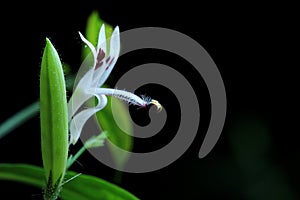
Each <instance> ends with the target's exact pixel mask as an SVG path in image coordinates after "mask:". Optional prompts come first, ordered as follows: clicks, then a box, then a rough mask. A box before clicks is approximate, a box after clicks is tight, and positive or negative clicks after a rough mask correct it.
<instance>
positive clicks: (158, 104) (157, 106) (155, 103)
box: [150, 99, 163, 112]
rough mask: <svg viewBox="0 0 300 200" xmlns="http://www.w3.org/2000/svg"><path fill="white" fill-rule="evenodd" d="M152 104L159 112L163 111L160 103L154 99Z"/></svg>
mask: <svg viewBox="0 0 300 200" xmlns="http://www.w3.org/2000/svg"><path fill="white" fill-rule="evenodd" d="M150 103H151V104H153V105H155V106H156V108H157V111H158V112H161V111H162V109H163V107H162V105H161V104H160V103H159V102H158V101H156V100H154V99H152V100H151V102H150Z"/></svg>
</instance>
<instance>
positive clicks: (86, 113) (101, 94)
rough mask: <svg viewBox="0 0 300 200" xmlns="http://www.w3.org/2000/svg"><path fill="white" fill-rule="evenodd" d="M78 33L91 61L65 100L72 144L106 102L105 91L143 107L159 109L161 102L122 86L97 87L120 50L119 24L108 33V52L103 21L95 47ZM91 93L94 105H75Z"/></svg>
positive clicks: (114, 62)
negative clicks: (150, 106)
mask: <svg viewBox="0 0 300 200" xmlns="http://www.w3.org/2000/svg"><path fill="white" fill-rule="evenodd" d="M79 34H80V38H81V39H82V41H83V42H84V43H85V44H86V45H87V46H88V47H89V48H90V50H91V52H92V56H93V65H92V67H91V69H89V70H88V71H87V72H86V73H85V74H84V76H83V77H82V78H81V79H80V80H79V82H78V84H77V86H76V88H75V90H74V92H73V95H72V96H71V98H70V100H69V102H68V116H69V122H70V143H72V144H75V143H76V142H77V141H78V139H79V137H80V134H81V131H82V128H83V126H84V124H85V123H86V122H87V120H88V119H89V118H90V117H91V116H92V115H94V114H95V113H96V112H98V111H100V110H101V109H103V108H104V107H105V106H106V104H107V98H106V95H110V96H113V97H116V98H118V99H121V100H123V101H125V102H127V103H129V104H132V105H136V106H140V107H146V106H148V105H150V104H153V105H155V106H156V107H157V109H158V110H161V109H162V106H161V105H160V104H159V102H158V101H156V100H153V99H151V98H149V97H147V98H144V97H142V98H141V97H139V96H137V95H135V94H133V93H131V92H127V91H124V90H117V89H112V88H100V87H101V86H102V85H103V84H104V82H105V81H106V79H107V78H108V76H109V74H110V73H111V71H112V69H113V68H114V66H115V64H116V62H117V59H118V56H119V53H120V32H119V27H116V28H115V30H114V31H113V33H112V35H111V38H110V46H109V54H108V52H106V35H105V27H104V25H102V27H101V29H100V32H99V36H98V44H97V47H96V48H95V47H94V45H93V44H92V43H91V42H89V41H88V40H87V39H86V38H85V37H84V36H83V35H82V34H81V33H79ZM92 97H96V98H97V99H98V103H97V105H96V106H95V107H89V108H86V109H83V110H81V111H78V110H79V108H80V107H81V106H82V105H83V104H84V103H85V102H86V101H87V100H89V99H90V98H92Z"/></svg>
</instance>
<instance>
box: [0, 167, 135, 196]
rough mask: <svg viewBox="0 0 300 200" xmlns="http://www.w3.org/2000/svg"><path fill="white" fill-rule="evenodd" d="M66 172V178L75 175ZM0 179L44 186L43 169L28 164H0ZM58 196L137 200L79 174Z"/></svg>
mask: <svg viewBox="0 0 300 200" xmlns="http://www.w3.org/2000/svg"><path fill="white" fill-rule="evenodd" d="M76 174H77V173H76V172H68V174H67V175H66V178H69V177H72V176H75V175H76ZM0 180H9V181H17V182H21V183H24V184H28V185H32V186H35V187H39V188H42V187H45V181H44V170H43V168H41V167H38V166H34V165H28V164H0ZM60 197H61V198H62V199H65V200H77V199H78V200H82V199H87V200H99V199H106V200H138V198H137V197H136V196H134V195H133V194H131V193H129V192H128V191H126V190H125V189H122V188H120V187H119V186H117V185H114V184H112V183H109V182H107V181H105V180H103V179H100V178H97V177H94V176H90V175H84V174H81V175H80V176H78V177H76V178H75V179H73V180H71V181H70V182H68V183H66V184H65V185H64V186H63V189H62V191H61V193H60Z"/></svg>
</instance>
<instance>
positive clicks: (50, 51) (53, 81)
mask: <svg viewBox="0 0 300 200" xmlns="http://www.w3.org/2000/svg"><path fill="white" fill-rule="evenodd" d="M40 118H41V140H42V141H41V143H42V157H43V165H44V168H45V175H46V180H47V182H48V183H51V185H52V186H54V185H58V186H59V185H60V183H61V181H62V177H63V176H64V174H65V170H66V163H67V156H68V110H67V98H66V86H65V79H64V74H63V69H62V64H61V61H60V59H59V56H58V54H57V52H56V50H55V48H54V46H53V45H52V44H51V42H50V40H49V39H46V47H45V49H44V54H43V58H42V65H41V76H40ZM50 175H51V177H50ZM49 178H51V180H49ZM57 183H58V184H57ZM47 187H50V186H47ZM52 189H53V188H52ZM46 191H47V189H46Z"/></svg>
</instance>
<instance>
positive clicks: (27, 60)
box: [0, 1, 300, 199]
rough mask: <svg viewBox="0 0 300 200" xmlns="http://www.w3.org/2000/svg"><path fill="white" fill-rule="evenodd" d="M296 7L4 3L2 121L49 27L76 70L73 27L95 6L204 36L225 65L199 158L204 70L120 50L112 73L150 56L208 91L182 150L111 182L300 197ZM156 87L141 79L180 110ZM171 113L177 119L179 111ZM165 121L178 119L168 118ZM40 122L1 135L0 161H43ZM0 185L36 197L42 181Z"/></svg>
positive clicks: (21, 103) (29, 77)
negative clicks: (217, 125) (222, 96)
mask: <svg viewBox="0 0 300 200" xmlns="http://www.w3.org/2000/svg"><path fill="white" fill-rule="evenodd" d="M292 8H293V6H292V5H280V4H278V5H274V4H268V5H262V4H254V3H253V4H243V5H239V4H232V5H231V4H226V5H225V4H213V5H207V4H201V3H200V4H197V5H196V4H195V3H190V2H188V1H185V2H178V3H175V2H170V3H168V4H167V3H166V4H162V3H161V2H154V1H145V2H138V3H132V2H126V3H122V4H121V3H120V2H117V1H110V2H109V3H108V2H104V1H81V2H69V3H66V2H65V3H62V2H55V1H49V2H47V1H45V2H39V3H35V4H32V5H29V4H24V3H23V4H21V3H18V2H15V3H11V4H7V5H5V6H4V5H2V6H1V50H2V51H1V75H2V76H1V79H0V84H1V106H2V108H1V116H0V121H1V122H2V121H4V120H5V119H6V118H8V117H9V116H11V115H13V114H14V113H15V112H17V111H19V110H20V109H22V108H24V107H25V106H27V105H28V104H30V103H32V102H34V101H36V100H37V99H38V96H39V67H40V62H41V56H42V52H43V48H44V45H45V38H46V37H49V38H50V39H51V41H52V43H53V44H54V46H55V47H56V49H57V50H58V52H59V54H60V57H61V59H62V61H63V62H66V63H68V64H70V65H71V66H72V70H73V71H74V72H76V70H77V68H78V66H80V61H81V47H82V42H81V41H80V38H79V36H78V31H81V32H84V30H85V25H86V19H87V17H88V16H89V14H90V13H91V12H92V11H94V10H98V11H99V13H100V16H101V17H102V18H103V19H104V20H105V21H106V22H107V23H109V24H111V25H113V26H116V25H118V26H119V27H120V30H121V31H122V30H128V29H132V28H137V27H146V26H154V27H165V28H170V29H174V30H177V31H180V32H182V33H184V34H186V35H188V36H190V37H191V38H193V39H195V40H196V41H197V42H198V43H199V44H201V45H202V46H203V47H204V48H205V49H206V51H207V52H208V53H209V54H210V56H211V57H212V59H213V60H214V62H215V63H216V65H217V66H218V68H219V70H220V72H221V75H222V77H223V79H224V83H225V87H226V92H227V96H228V99H227V100H228V112H227V118H226V124H225V127H224V131H223V133H222V135H221V137H220V139H219V141H218V143H217V145H216V146H215V148H214V149H213V151H212V152H211V153H210V154H209V155H208V156H207V157H205V158H203V159H199V158H198V156H197V154H198V151H199V148H200V146H201V143H202V139H203V137H204V133H205V132H204V131H205V129H206V128H207V124H208V117H209V109H208V108H207V107H209V99H208V96H207V95H208V94H207V91H206V90H205V84H204V83H203V81H202V80H201V77H199V76H195V75H194V74H192V73H189V72H188V70H189V69H190V70H191V68H192V66H188V64H187V63H185V61H183V60H180V59H179V58H178V57H176V55H172V54H168V53H166V52H160V51H156V52H155V51H154V50H148V51H142V52H135V53H136V54H134V53H132V54H130V55H128V57H127V58H125V57H124V58H120V62H121V63H123V64H124V66H125V67H121V66H122V65H121V64H117V65H116V68H115V69H114V71H113V73H112V77H116V78H117V77H118V76H121V75H122V73H125V72H126V70H128V69H129V68H130V67H132V66H134V65H136V64H142V63H147V62H154V61H155V62H160V63H165V64H168V65H169V66H172V67H174V68H175V69H177V68H180V67H179V66H180V65H181V64H182V65H184V66H186V70H183V71H182V73H183V74H185V75H186V78H187V79H188V80H189V81H190V82H191V83H192V84H193V85H194V87H195V88H197V89H199V90H197V92H200V93H201V92H202V93H201V95H199V93H198V98H200V97H199V96H205V98H203V100H202V101H201V102H202V103H201V105H200V106H201V112H203V116H204V117H203V121H201V124H200V129H199V130H200V131H199V134H198V135H197V138H196V140H195V141H194V142H193V144H192V146H191V147H190V148H189V150H188V151H187V152H186V153H185V154H184V155H183V156H182V157H181V158H180V159H178V160H177V161H176V162H174V163H172V164H171V165H170V166H168V167H166V168H163V169H161V170H158V171H155V172H150V173H145V174H129V173H124V174H123V177H122V182H121V183H117V184H119V185H120V186H121V187H123V188H125V189H127V190H129V191H130V192H132V193H133V194H135V195H137V196H138V197H140V198H141V199H220V198H222V199H297V198H299V197H300V196H299V193H298V190H297V189H298V187H297V186H298V185H297V183H298V180H299V178H300V176H299V171H298V169H299V163H300V162H299V147H298V145H297V140H296V133H297V131H295V130H297V129H294V126H295V124H294V122H295V121H296V120H295V119H296V118H295V117H293V115H290V113H289V111H293V112H295V114H296V109H295V108H296V107H293V106H294V104H293V102H295V100H294V99H295V95H296V93H297V92H298V90H293V89H292V87H293V86H295V85H296V82H297V81H296V80H297V79H294V78H292V77H293V75H295V73H293V70H294V69H295V68H296V67H297V66H296V65H295V64H292V59H293V57H294V55H295V51H293V48H292V47H293V46H295V44H294V41H293V40H292V36H293V34H294V26H295V24H294V23H292V22H293V21H294V19H295V18H294V12H293V9H292ZM4 11H6V13H5V14H4ZM117 67H120V68H117ZM111 79H112V80H111V81H112V82H113V78H111ZM109 80H110V79H109ZM197 83H198V84H199V85H197ZM153 88H154V86H153V87H152V90H153V91H152V90H151V86H149V87H148V88H147V87H144V88H142V89H141V92H143V91H147V90H148V91H149V90H150V91H152V95H154V96H155V97H156V96H158V98H159V96H160V95H161V97H160V99H161V101H162V102H163V104H165V105H166V104H167V105H168V107H169V109H170V110H172V107H175V109H174V111H173V112H174V113H176V101H175V100H171V101H170V102H169V98H168V97H170V96H168V95H166V94H168V92H169V91H167V90H165V89H163V88H161V90H159V91H160V92H155V89H153ZM201 88H202V89H201ZM203 88H204V89H203ZM148 93H149V92H148ZM170 95H172V94H170ZM131 110H132V109H131ZM168 111H169V110H168ZM132 112H133V115H134V114H139V113H135V112H136V111H132ZM170 112H171V111H170ZM201 114H202V113H201ZM142 115H145V113H142ZM171 116H172V117H173V118H174V120H176V115H171ZM133 118H136V117H134V116H133ZM171 119H172V118H171ZM177 120H178V119H177ZM167 126H168V127H167V129H169V130H172V129H174V126H172V124H171V125H170V124H167ZM39 130H40V127H39V118H38V117H35V118H34V119H32V120H30V121H29V122H27V123H26V124H24V125H23V126H21V127H19V128H17V129H16V130H15V131H13V132H12V133H10V134H9V135H7V136H6V137H4V138H3V139H1V141H0V162H1V163H5V162H9V163H30V164H36V165H40V166H41V165H42V161H41V153H40V136H39ZM166 132H168V131H166ZM170 132H171V131H170ZM203 132H204V133H203ZM298 132H299V131H298ZM201 133H202V134H201ZM266 138H267V139H266ZM171 139H172V135H171V136H170V135H165V136H164V135H163V134H160V135H159V136H157V137H156V138H154V139H149V140H148V141H146V142H145V141H137V143H136V147H135V148H136V150H137V151H147V150H153V149H158V148H160V147H162V146H163V145H164V144H166V143H167V142H168V141H170V140H171ZM257 149H262V150H261V151H260V150H257ZM256 150H257V151H256ZM79 162H80V163H81V165H82V166H80V165H77V166H74V170H78V171H81V172H83V173H86V174H92V175H95V176H98V177H101V178H104V179H106V180H108V181H111V182H114V179H113V177H114V174H115V171H114V170H112V169H110V168H108V167H106V166H103V165H102V164H101V163H99V162H98V161H97V160H96V159H95V158H93V157H92V156H91V155H90V154H88V153H85V154H84V155H83V156H82V157H81V158H80V159H79ZM241 163H242V164H241ZM0 185H1V187H0V188H1V194H0V195H1V199H13V198H21V197H22V199H40V198H41V192H42V191H41V190H40V189H36V188H33V187H29V186H25V185H23V184H18V183H12V182H7V181H5V182H4V181H1V182H0ZM6 196H9V197H6Z"/></svg>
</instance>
